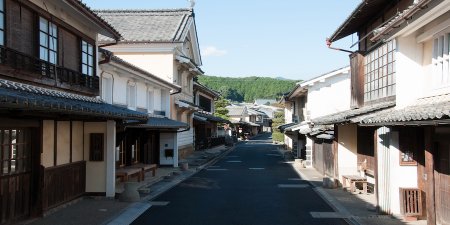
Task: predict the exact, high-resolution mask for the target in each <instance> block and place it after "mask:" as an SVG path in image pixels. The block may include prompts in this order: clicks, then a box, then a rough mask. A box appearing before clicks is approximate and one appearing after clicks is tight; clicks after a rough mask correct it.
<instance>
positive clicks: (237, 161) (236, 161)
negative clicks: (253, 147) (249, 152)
mask: <svg viewBox="0 0 450 225" xmlns="http://www.w3.org/2000/svg"><path fill="white" fill-rule="evenodd" d="M241 162H242V161H239V160H234V161H227V163H241Z"/></svg>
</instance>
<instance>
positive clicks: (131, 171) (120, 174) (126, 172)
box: [116, 167, 143, 182]
mask: <svg viewBox="0 0 450 225" xmlns="http://www.w3.org/2000/svg"><path fill="white" fill-rule="evenodd" d="M132 176H137V177H138V182H140V181H141V180H143V177H142V169H140V168H131V167H123V168H119V169H117V170H116V178H120V179H121V180H122V181H123V182H126V181H128V180H129V178H130V177H132Z"/></svg>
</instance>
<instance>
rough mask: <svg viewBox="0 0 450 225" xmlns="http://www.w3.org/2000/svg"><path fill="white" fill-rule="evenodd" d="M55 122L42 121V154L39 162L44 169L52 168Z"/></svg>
mask: <svg viewBox="0 0 450 225" xmlns="http://www.w3.org/2000/svg"><path fill="white" fill-rule="evenodd" d="M54 124H55V121H53V120H44V121H42V154H41V162H42V165H43V166H44V167H52V166H54V148H55V147H54V146H55V144H54V134H55V128H54Z"/></svg>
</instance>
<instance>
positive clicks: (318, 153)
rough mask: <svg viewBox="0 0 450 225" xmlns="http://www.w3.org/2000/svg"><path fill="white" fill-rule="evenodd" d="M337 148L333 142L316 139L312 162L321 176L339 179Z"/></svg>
mask: <svg viewBox="0 0 450 225" xmlns="http://www.w3.org/2000/svg"><path fill="white" fill-rule="evenodd" d="M336 147H337V145H336V144H334V142H333V140H325V139H314V144H313V159H312V162H313V167H314V168H316V169H317V170H318V171H319V172H320V173H321V174H323V175H326V176H328V177H331V178H336V179H337V178H338V177H337V148H336Z"/></svg>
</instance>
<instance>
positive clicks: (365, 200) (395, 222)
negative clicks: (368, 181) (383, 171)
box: [290, 162, 427, 225]
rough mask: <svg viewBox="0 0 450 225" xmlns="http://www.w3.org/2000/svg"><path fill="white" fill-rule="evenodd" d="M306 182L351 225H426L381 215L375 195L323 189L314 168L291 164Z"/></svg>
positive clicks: (424, 222)
mask: <svg viewBox="0 0 450 225" xmlns="http://www.w3.org/2000/svg"><path fill="white" fill-rule="evenodd" d="M290 164H291V165H292V167H293V168H294V169H295V171H296V172H297V173H298V174H299V175H300V177H301V178H302V179H304V180H307V181H309V182H310V183H311V185H313V186H314V190H315V191H316V192H317V193H318V194H319V195H320V196H321V197H322V198H323V199H325V200H326V201H327V202H328V203H329V204H330V205H331V206H332V208H334V209H335V211H336V212H338V213H339V214H340V215H342V216H343V217H345V219H346V220H347V222H349V223H350V224H361V225H372V224H373V225H378V224H383V225H426V224H427V221H425V220H419V221H404V220H403V218H402V217H401V216H395V217H394V216H390V215H380V214H378V213H377V211H376V199H375V196H374V194H362V193H350V192H347V191H345V190H343V189H342V188H336V189H326V188H322V181H323V176H322V175H321V174H320V173H319V172H318V171H316V170H315V169H314V168H304V167H303V166H302V165H301V164H300V163H298V162H291V163H290Z"/></svg>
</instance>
